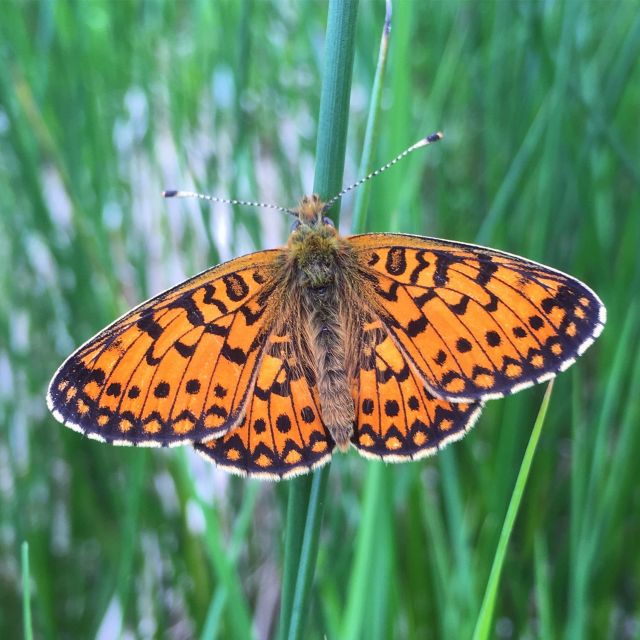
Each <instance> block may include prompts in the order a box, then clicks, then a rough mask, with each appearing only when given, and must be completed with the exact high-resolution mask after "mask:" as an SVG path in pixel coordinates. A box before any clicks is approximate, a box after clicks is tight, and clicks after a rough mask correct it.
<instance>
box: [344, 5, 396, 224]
mask: <svg viewBox="0 0 640 640" xmlns="http://www.w3.org/2000/svg"><path fill="white" fill-rule="evenodd" d="M390 34H391V0H387V11H386V15H385V17H384V26H383V27H382V37H381V38H380V51H379V52H378V64H377V66H376V75H375V78H374V79H373V89H372V90H371V104H370V106H369V115H368V118H367V128H366V131H365V135H364V147H363V150H362V159H361V162H360V174H359V175H360V176H366V175H369V174H370V173H371V171H372V170H373V152H374V149H375V146H376V141H377V137H378V120H379V116H380V105H381V102H382V87H383V86H384V75H385V71H386V69H387V52H388V51H389V36H390ZM370 195H371V185H370V184H369V182H365V183H364V184H363V185H362V186H361V187H360V188H359V189H358V191H357V192H356V204H355V207H354V209H353V220H352V223H351V229H352V231H353V232H354V233H362V232H363V231H365V230H366V229H367V207H368V204H369V197H370Z"/></svg>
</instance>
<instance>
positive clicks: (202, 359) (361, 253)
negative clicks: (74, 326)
mask: <svg viewBox="0 0 640 640" xmlns="http://www.w3.org/2000/svg"><path fill="white" fill-rule="evenodd" d="M431 138H433V136H432V137H431ZM425 140H427V141H433V140H429V139H425ZM405 154H406V152H405ZM402 155H404V154H401V156H402ZM401 156H399V157H401ZM399 157H398V158H399ZM396 160H397V159H396ZM394 162H395V161H392V163H389V165H385V167H386V166H390V165H391V164H393V163H394ZM356 184H359V183H356ZM352 186H354V185H352ZM345 191H346V190H345ZM341 193H344V192H341ZM168 195H175V192H174V193H173V194H168ZM339 195H340V194H339ZM332 202H333V200H331V201H329V202H328V203H323V202H322V200H321V199H320V198H319V197H318V196H317V195H312V196H309V197H305V198H303V199H302V201H301V202H300V205H299V207H298V208H297V209H296V210H294V212H295V215H296V220H295V222H294V224H293V226H292V231H291V234H290V237H289V240H288V243H287V245H286V246H285V247H283V248H281V249H275V250H267V251H259V252H257V253H251V254H249V255H246V256H244V257H240V258H236V259H234V260H231V261H229V262H226V263H224V264H221V265H218V266H215V267H213V268H211V269H209V270H207V271H204V272H203V273H201V274H199V275H196V276H195V277H193V278H191V279H189V280H187V281H186V282H183V283H182V284H179V285H177V286H175V287H173V288H172V289H169V290H168V291H165V292H164V293H161V294H160V295H158V296H156V297H154V298H152V299H151V300H148V301H147V302H144V303H142V304H141V305H139V306H138V307H136V308H134V309H133V310H132V311H129V312H128V313H126V314H125V315H124V316H122V317H121V318H120V319H118V320H116V321H115V322H114V323H113V324H111V325H110V326H108V327H107V328H106V329H104V330H102V331H101V332H100V333H98V335H96V336H95V337H93V338H91V339H90V340H89V341H88V342H87V343H85V344H84V345H83V346H81V347H80V348H79V349H78V350H77V351H76V352H75V353H74V354H72V355H71V356H70V357H69V358H68V359H67V360H66V361H65V362H64V363H63V364H62V366H61V367H60V368H59V369H58V371H57V372H56V374H55V375H54V377H53V380H52V381H51V384H50V387H49V391H48V395H47V404H48V407H49V409H50V410H51V411H52V413H53V415H54V416H55V417H56V418H57V419H58V420H59V421H60V422H62V423H63V424H65V425H66V426H68V427H70V428H72V429H74V430H76V431H79V432H80V433H83V434H85V435H86V436H88V437H90V438H93V439H96V440H100V441H102V442H107V443H110V444H115V445H139V446H174V445H181V444H191V445H193V446H194V447H195V448H196V449H197V451H198V452H199V453H201V454H202V455H203V456H205V457H206V458H207V459H209V460H211V461H213V462H214V463H215V464H216V465H218V466H220V467H222V468H225V469H227V470H229V471H232V472H235V473H237V474H240V475H243V476H251V477H258V478H267V479H281V478H288V477H291V476H295V475H298V474H301V473H305V472H308V471H310V470H312V469H314V468H316V467H319V466H320V465H322V464H324V463H326V462H327V461H328V460H329V459H330V458H331V455H332V453H333V451H334V450H335V448H336V447H337V448H338V449H340V450H341V451H346V450H347V449H349V448H350V447H354V448H355V449H356V450H357V451H358V452H359V453H360V454H362V455H363V456H366V457H371V458H377V459H382V460H384V461H391V462H398V461H404V460H415V459H419V458H422V457H424V456H426V455H429V454H432V453H434V452H436V451H438V450H439V449H441V448H442V447H443V446H444V445H446V444H447V443H448V442H451V441H454V440H458V439H460V438H461V437H463V436H464V435H465V434H466V433H467V432H468V431H469V429H471V427H472V426H473V424H474V422H475V421H476V420H477V418H478V416H479V415H480V412H481V409H482V407H483V404H484V403H485V402H486V401H487V400H491V399H494V398H500V397H503V396H506V395H509V394H512V393H515V392H516V391H519V390H521V389H524V388H527V387H530V386H531V385H534V384H536V383H539V382H543V381H545V380H548V379H550V378H552V377H553V376H555V375H556V374H557V373H558V372H560V371H563V370H565V369H566V368H567V367H569V366H570V365H571V364H573V362H574V361H575V360H576V358H577V357H578V356H579V355H581V354H582V353H583V352H584V351H585V350H586V349H587V348H588V347H589V346H590V345H591V344H592V343H593V341H594V340H595V338H596V337H597V336H598V335H599V334H600V332H601V331H602V329H603V327H604V324H605V321H606V310H605V307H604V305H603V304H602V302H601V301H600V299H599V298H598V296H597V295H596V294H595V293H594V292H593V291H592V290H591V289H589V287H587V286H586V285H585V284H583V283H582V282H580V281H579V280H577V279H575V278H573V277H571V276H569V275H566V274H564V273H561V272H560V271H556V270H554V269H551V268H549V267H546V266H543V265H541V264H537V263H535V262H532V261H530V260H526V259H524V258H520V257H518V256H515V255H510V254H508V253H503V252H501V251H496V250H493V249H488V248H484V247H480V246H475V245H471V244H464V243H460V242H453V241H447V240H439V239H436V238H427V237H421V236H415V235H405V234H398V233H367V234H363V235H354V236H348V237H343V236H341V235H340V234H339V233H338V232H337V230H336V229H335V227H334V225H333V223H332V222H331V220H330V219H329V218H328V217H326V215H325V214H326V212H327V208H328V206H330V204H331V203H332Z"/></svg>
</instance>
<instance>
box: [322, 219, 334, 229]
mask: <svg viewBox="0 0 640 640" xmlns="http://www.w3.org/2000/svg"><path fill="white" fill-rule="evenodd" d="M322 224H326V225H327V226H329V227H334V228H335V226H336V225H335V224H333V220H332V219H331V218H327V216H325V217H324V218H322Z"/></svg>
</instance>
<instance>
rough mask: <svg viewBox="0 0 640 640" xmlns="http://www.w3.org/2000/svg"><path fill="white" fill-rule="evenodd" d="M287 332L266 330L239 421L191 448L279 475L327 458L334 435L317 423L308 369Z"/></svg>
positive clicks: (242, 471) (253, 471) (237, 468)
mask: <svg viewBox="0 0 640 640" xmlns="http://www.w3.org/2000/svg"><path fill="white" fill-rule="evenodd" d="M294 343H295V340H292V338H291V336H290V335H287V334H286V333H285V334H283V335H277V336H276V335H271V336H270V337H269V340H268V343H267V346H266V348H265V351H266V354H265V356H264V358H263V360H262V362H261V364H260V367H259V371H258V376H257V378H256V383H255V387H254V391H253V394H252V397H251V399H250V400H249V402H248V403H247V409H246V413H245V416H244V419H243V421H242V423H241V424H240V426H239V427H238V428H236V429H233V430H232V431H229V432H228V433H227V434H226V435H224V436H223V437H221V438H218V439H215V440H209V441H208V442H206V443H203V444H197V445H195V447H196V449H197V450H198V451H199V452H200V453H201V454H203V455H204V456H205V457H207V458H208V459H210V460H212V461H213V462H215V463H216V464H217V465H218V466H220V467H222V468H224V469H227V470H229V471H232V472H233V473H236V474H239V475H249V476H252V477H262V478H268V479H280V478H284V477H290V476H294V475H298V474H300V473H305V472H307V471H309V470H310V469H312V468H315V467H318V466H320V465H321V464H323V463H324V462H327V461H328V460H329V458H330V457H331V452H332V450H333V448H334V443H333V440H332V439H331V436H330V435H329V432H328V431H327V429H326V428H325V426H324V425H323V423H322V420H321V417H320V406H319V399H318V392H317V388H316V382H315V379H314V377H313V373H312V372H311V371H309V370H305V368H304V367H303V366H302V365H301V361H302V359H301V357H300V355H299V354H298V353H296V347H295V346H294Z"/></svg>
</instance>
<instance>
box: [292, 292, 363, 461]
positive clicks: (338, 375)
mask: <svg viewBox="0 0 640 640" xmlns="http://www.w3.org/2000/svg"><path fill="white" fill-rule="evenodd" d="M303 306H304V308H305V311H306V313H305V314H304V315H305V325H306V326H305V333H306V340H307V343H308V345H309V346H310V348H311V352H312V355H313V360H314V363H313V364H315V370H316V379H317V385H318V394H319V396H320V408H321V412H322V421H323V422H324V424H325V425H326V427H327V429H328V430H329V432H330V433H331V436H332V438H333V439H334V441H335V442H336V444H337V445H338V447H339V448H341V449H343V450H345V449H346V448H347V447H348V446H349V439H350V438H351V436H352V434H353V421H354V420H355V411H354V407H353V400H352V398H351V392H350V389H349V383H348V379H347V371H346V362H345V352H346V348H345V342H346V340H345V335H344V331H343V324H342V323H341V322H340V314H339V301H338V291H337V287H336V285H335V282H334V283H333V284H330V285H327V286H326V287H322V288H320V289H313V288H309V289H307V290H306V291H305V292H304V294H303Z"/></svg>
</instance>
